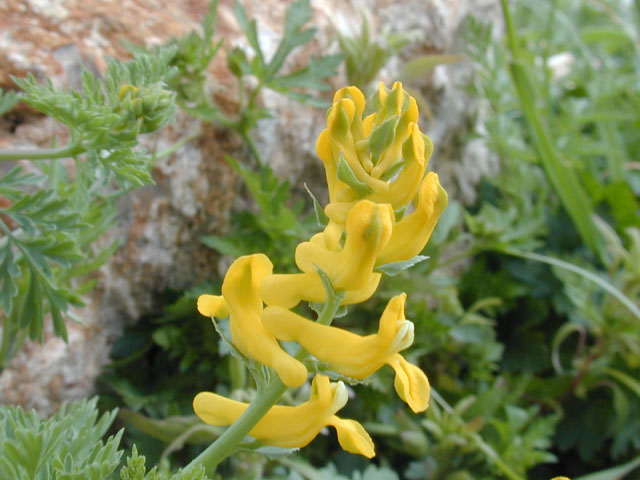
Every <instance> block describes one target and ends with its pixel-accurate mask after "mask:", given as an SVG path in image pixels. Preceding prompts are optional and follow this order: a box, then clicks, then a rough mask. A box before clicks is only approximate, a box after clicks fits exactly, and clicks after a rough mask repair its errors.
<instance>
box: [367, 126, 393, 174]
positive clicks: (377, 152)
mask: <svg viewBox="0 0 640 480" xmlns="http://www.w3.org/2000/svg"><path fill="white" fill-rule="evenodd" d="M397 126H398V117H393V118H390V119H389V120H387V121H386V122H384V123H383V124H382V125H380V126H379V127H378V128H376V129H375V130H374V131H373V132H371V137H370V140H369V150H370V151H371V161H372V162H373V164H374V165H376V164H377V163H378V160H380V157H381V156H382V152H384V151H385V149H386V148H387V147H389V145H391V144H392V143H393V141H394V140H395V138H396V127H397Z"/></svg>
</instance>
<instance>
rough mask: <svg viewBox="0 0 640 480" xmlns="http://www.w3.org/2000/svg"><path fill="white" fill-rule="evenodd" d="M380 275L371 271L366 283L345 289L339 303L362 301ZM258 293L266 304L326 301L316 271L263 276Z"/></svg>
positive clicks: (347, 303) (282, 305) (289, 305)
mask: <svg viewBox="0 0 640 480" xmlns="http://www.w3.org/2000/svg"><path fill="white" fill-rule="evenodd" d="M381 278H382V275H381V274H380V273H372V274H371V276H370V277H369V279H368V281H367V283H366V284H365V285H364V286H363V287H362V288H360V289H358V290H347V291H346V292H345V296H344V299H343V300H342V302H341V305H353V304H354V303H362V302H364V301H366V300H368V299H369V298H371V295H373V294H374V293H375V291H376V290H377V288H378V285H379V284H380V279H381ZM260 294H261V295H262V298H263V299H264V303H266V304H267V305H279V306H281V307H284V308H293V307H295V306H296V305H298V304H299V303H300V302H301V301H302V300H306V301H308V302H326V301H327V293H326V291H325V289H324V286H323V285H322V280H320V277H319V276H318V274H317V273H293V274H275V275H271V276H270V277H268V278H265V279H264V281H263V282H262V285H261V286H260Z"/></svg>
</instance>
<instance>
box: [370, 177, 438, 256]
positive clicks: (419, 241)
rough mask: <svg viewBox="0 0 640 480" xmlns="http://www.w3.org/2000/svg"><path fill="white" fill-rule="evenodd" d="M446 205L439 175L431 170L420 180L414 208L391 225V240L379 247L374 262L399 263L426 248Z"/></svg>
mask: <svg viewBox="0 0 640 480" xmlns="http://www.w3.org/2000/svg"><path fill="white" fill-rule="evenodd" d="M446 206H447V192H446V191H445V189H444V188H442V187H441V186H440V182H439V181H438V175H437V174H435V173H433V172H430V173H429V174H427V176H426V177H425V178H424V180H423V181H422V186H421V187H420V193H419V196H418V204H417V206H416V209H415V210H414V211H413V212H411V213H410V214H409V215H407V216H406V217H404V218H403V219H402V220H400V221H399V222H398V223H396V224H395V226H394V227H393V235H392V236H391V240H389V243H388V244H387V245H386V246H385V248H384V249H383V250H382V252H381V253H380V255H379V256H378V260H377V261H376V265H384V264H386V263H392V262H400V261H403V260H408V259H410V258H413V257H415V256H416V255H418V254H419V253H420V252H421V251H422V249H423V248H424V247H425V245H426V244H427V242H428V241H429V238H430V237H431V233H433V229H434V228H435V226H436V223H438V219H439V218H440V214H441V213H442V211H443V210H444V209H445V207H446Z"/></svg>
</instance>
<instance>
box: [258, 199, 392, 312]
mask: <svg viewBox="0 0 640 480" xmlns="http://www.w3.org/2000/svg"><path fill="white" fill-rule="evenodd" d="M393 220H394V215H393V210H392V209H391V206H390V205H379V204H375V203H372V202H370V201H368V200H361V201H360V202H358V203H357V204H356V205H355V206H354V207H353V208H352V209H351V210H350V211H349V214H348V215H347V221H346V223H347V225H346V239H345V242H344V247H343V248H341V249H338V250H335V249H334V248H329V247H328V246H327V242H326V241H325V236H324V235H323V234H320V235H316V236H315V237H314V238H313V239H312V241H309V242H304V243H301V244H300V245H298V248H297V249H296V263H297V265H298V267H299V268H300V270H302V271H303V272H304V273H300V274H290V275H287V274H280V275H271V276H269V277H267V278H265V279H264V281H263V282H262V284H261V287H260V293H261V295H262V298H263V299H264V302H265V303H266V304H267V305H279V306H282V307H285V308H292V307H294V306H296V305H297V304H298V303H299V302H300V301H301V300H307V301H312V302H324V301H326V293H325V290H324V287H323V286H322V281H321V279H320V276H319V275H318V274H317V271H316V269H317V267H320V268H321V269H322V270H323V271H324V272H325V273H326V274H327V275H328V277H329V279H330V280H331V283H332V285H333V288H335V289H336V290H344V291H345V292H346V296H345V300H344V301H343V304H350V303H358V302H362V301H364V300H366V299H368V298H369V297H370V296H371V295H372V294H373V292H374V291H375V290H376V288H377V287H378V283H379V282H380V274H379V273H374V272H373V269H374V267H375V264H376V259H377V257H378V255H379V253H380V252H381V251H382V250H383V248H384V247H385V245H386V244H387V242H389V239H390V238H391V234H392V230H393ZM330 236H331V235H330V234H328V235H326V237H327V238H329V237H330ZM329 243H330V244H331V242H329ZM331 246H333V245H330V247H331Z"/></svg>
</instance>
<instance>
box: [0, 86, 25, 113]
mask: <svg viewBox="0 0 640 480" xmlns="http://www.w3.org/2000/svg"><path fill="white" fill-rule="evenodd" d="M19 100H20V97H19V96H18V94H16V92H14V91H12V90H8V91H6V92H5V91H3V90H2V88H0V116H2V115H4V114H5V113H7V112H8V111H9V110H11V109H12V108H13V106H14V105H15V104H16V103H18V101H19Z"/></svg>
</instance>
